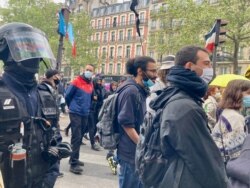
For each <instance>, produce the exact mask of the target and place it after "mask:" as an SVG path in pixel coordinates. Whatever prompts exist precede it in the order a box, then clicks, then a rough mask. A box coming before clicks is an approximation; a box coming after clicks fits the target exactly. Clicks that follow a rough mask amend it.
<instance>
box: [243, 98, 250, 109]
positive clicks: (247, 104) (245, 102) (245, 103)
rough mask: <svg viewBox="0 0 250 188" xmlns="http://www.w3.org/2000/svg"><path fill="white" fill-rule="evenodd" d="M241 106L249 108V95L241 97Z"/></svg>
mask: <svg viewBox="0 0 250 188" xmlns="http://www.w3.org/2000/svg"><path fill="white" fill-rule="evenodd" d="M242 101H243V106H244V107H245V108H249V107H250V95H246V96H244V97H243V100H242Z"/></svg>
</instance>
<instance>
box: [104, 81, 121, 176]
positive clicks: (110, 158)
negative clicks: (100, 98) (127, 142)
mask: <svg viewBox="0 0 250 188" xmlns="http://www.w3.org/2000/svg"><path fill="white" fill-rule="evenodd" d="M117 86H118V83H117V82H115V81H112V82H111V83H110V85H109V91H108V92H106V96H105V98H107V97H108V96H109V95H112V94H114V93H115V92H116V90H117ZM106 159H107V160H108V163H109V166H110V168H111V170H112V173H113V174H114V175H116V174H117V164H118V161H117V157H116V156H115V154H114V150H109V151H108V153H107V155H106Z"/></svg>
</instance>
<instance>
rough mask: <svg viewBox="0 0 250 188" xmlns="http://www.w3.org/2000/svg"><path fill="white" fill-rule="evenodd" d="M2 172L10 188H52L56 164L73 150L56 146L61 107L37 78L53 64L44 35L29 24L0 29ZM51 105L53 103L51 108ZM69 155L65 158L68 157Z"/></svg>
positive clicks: (0, 152) (12, 25)
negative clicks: (41, 67)
mask: <svg viewBox="0 0 250 188" xmlns="http://www.w3.org/2000/svg"><path fill="white" fill-rule="evenodd" d="M0 59H1V60H2V61H3V62H4V74H3V77H2V79H1V80H0V106H1V110H0V124H1V126H0V167H1V171H2V176H3V181H4V186H5V187H6V188H16V187H20V188H33V187H37V188H52V187H53V186H54V184H55V181H56V178H57V176H58V165H57V164H58V160H59V159H61V158H64V157H67V156H68V155H69V153H70V146H69V145H66V144H63V145H62V144H61V143H58V142H57V141H56V134H55V130H54V129H53V126H52V125H53V122H54V121H56V120H57V110H56V109H57V106H56V102H55V100H54V98H53V97H52V96H51V95H50V93H49V92H47V91H41V90H40V89H39V88H38V87H37V82H36V79H35V74H36V73H38V70H39V63H40V62H41V61H42V60H43V59H50V60H51V61H52V65H53V62H55V58H54V55H53V53H52V51H51V49H50V46H49V43H48V40H47V38H46V36H45V34H44V33H43V32H42V31H40V30H39V29H36V28H34V27H32V26H30V25H28V24H24V23H9V24H5V25H3V26H1V27H0ZM48 101H49V102H48ZM65 152H66V153H65Z"/></svg>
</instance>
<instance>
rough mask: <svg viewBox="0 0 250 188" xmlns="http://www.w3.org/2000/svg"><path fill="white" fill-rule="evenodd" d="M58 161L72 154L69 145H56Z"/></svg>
mask: <svg viewBox="0 0 250 188" xmlns="http://www.w3.org/2000/svg"><path fill="white" fill-rule="evenodd" d="M56 147H57V149H58V154H59V159H62V158H67V157H69V156H70V154H71V153H72V148H71V145H70V144H69V143H68V142H61V143H58V144H57V146H56Z"/></svg>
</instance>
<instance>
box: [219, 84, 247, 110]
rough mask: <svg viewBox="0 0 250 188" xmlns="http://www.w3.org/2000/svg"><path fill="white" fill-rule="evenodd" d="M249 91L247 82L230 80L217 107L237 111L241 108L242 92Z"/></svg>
mask: <svg viewBox="0 0 250 188" xmlns="http://www.w3.org/2000/svg"><path fill="white" fill-rule="evenodd" d="M249 89H250V81H248V80H232V81H230V82H229V83H228V84H227V87H226V89H225V90H224V92H223V95H222V99H221V102H220V104H219V107H220V108H222V109H225V108H229V109H235V110H239V109H240V108H241V107H242V98H243V95H242V92H244V91H247V90H249Z"/></svg>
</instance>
